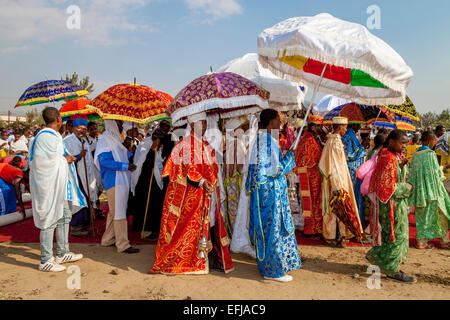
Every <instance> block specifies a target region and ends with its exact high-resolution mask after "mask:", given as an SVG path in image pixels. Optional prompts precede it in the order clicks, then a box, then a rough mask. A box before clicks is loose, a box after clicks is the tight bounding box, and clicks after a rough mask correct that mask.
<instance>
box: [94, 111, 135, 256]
mask: <svg viewBox="0 0 450 320" xmlns="http://www.w3.org/2000/svg"><path fill="white" fill-rule="evenodd" d="M122 125H123V122H122V121H120V120H105V132H103V134H102V135H101V136H100V137H99V138H98V143H97V148H96V149H95V156H94V164H95V166H96V167H97V168H98V169H99V170H100V173H101V176H102V182H103V185H104V187H105V190H106V195H107V197H108V205H109V213H108V217H107V220H106V229H105V233H104V234H103V237H102V246H111V245H114V244H115V245H116V247H117V252H125V253H137V252H139V249H137V248H133V247H132V246H131V245H130V242H129V241H128V221H127V200H128V194H129V191H130V171H134V170H136V166H135V165H134V164H130V163H129V161H128V158H129V154H128V150H127V149H126V148H125V147H124V146H123V139H122V135H121V132H122Z"/></svg>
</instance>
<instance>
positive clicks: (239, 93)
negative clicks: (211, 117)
mask: <svg viewBox="0 0 450 320" xmlns="http://www.w3.org/2000/svg"><path fill="white" fill-rule="evenodd" d="M269 97H270V93H269V92H268V91H266V90H264V89H263V88H261V87H260V86H259V85H257V84H256V83H254V82H252V81H250V80H248V79H246V78H244V77H242V76H240V75H238V74H236V73H232V72H223V73H211V74H208V75H204V76H202V77H200V78H197V79H195V80H193V81H192V82H191V83H189V84H188V85H187V86H186V87H185V88H183V89H182V90H181V91H180V92H179V93H178V94H177V96H176V97H175V98H174V99H173V101H172V103H171V104H170V106H169V107H168V108H167V113H168V114H169V115H170V116H171V117H172V123H173V125H174V126H180V125H183V124H184V123H186V119H187V116H189V115H193V114H196V113H200V112H204V111H215V112H219V113H220V114H221V116H222V118H223V119H224V118H234V117H239V116H241V115H244V114H249V113H254V112H259V111H261V110H262V109H264V108H267V107H268V106H269V104H268V100H269Z"/></svg>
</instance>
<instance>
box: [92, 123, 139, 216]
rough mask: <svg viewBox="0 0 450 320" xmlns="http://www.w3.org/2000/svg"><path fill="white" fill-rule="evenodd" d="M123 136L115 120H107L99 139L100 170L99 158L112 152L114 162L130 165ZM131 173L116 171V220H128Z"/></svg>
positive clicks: (96, 152)
mask: <svg viewBox="0 0 450 320" xmlns="http://www.w3.org/2000/svg"><path fill="white" fill-rule="evenodd" d="M122 143H123V140H122V135H121V134H120V132H119V128H118V127H117V123H116V121H115V120H105V132H103V134H102V135H101V136H100V137H99V138H98V142H97V148H96V149H95V156H94V164H95V166H96V167H97V169H98V170H100V162H99V159H98V156H99V155H100V154H102V153H104V152H112V154H113V158H114V161H117V162H122V163H128V150H127V149H126V148H125V147H124V146H123V144H122ZM130 176H131V175H130V171H116V181H115V188H116V189H115V213H114V220H122V219H126V218H127V202H128V193H129V191H130Z"/></svg>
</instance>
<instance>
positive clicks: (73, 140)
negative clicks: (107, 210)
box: [63, 133, 98, 202]
mask: <svg viewBox="0 0 450 320" xmlns="http://www.w3.org/2000/svg"><path fill="white" fill-rule="evenodd" d="M83 140H84V148H85V149H86V156H85V159H86V167H87V176H88V179H89V192H90V196H91V201H92V202H95V201H97V200H98V197H97V180H96V174H95V173H94V171H95V170H98V169H97V168H96V167H95V166H94V158H93V157H92V153H91V149H90V147H89V143H88V142H87V140H86V139H85V138H83ZM63 142H64V145H65V146H66V149H67V151H69V153H70V154H71V155H73V156H77V155H79V154H80V153H81V150H82V149H83V147H82V145H81V141H80V139H78V137H77V136H76V135H75V134H74V133H72V134H71V135H68V136H67V137H65V138H64V140H63ZM76 167H77V172H78V176H79V177H80V180H81V184H82V185H83V189H84V191H85V192H86V194H87V192H88V189H87V184H86V167H85V166H84V161H83V159H81V160H80V161H78V162H77V164H76Z"/></svg>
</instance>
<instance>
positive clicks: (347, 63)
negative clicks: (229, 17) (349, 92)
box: [258, 45, 414, 104]
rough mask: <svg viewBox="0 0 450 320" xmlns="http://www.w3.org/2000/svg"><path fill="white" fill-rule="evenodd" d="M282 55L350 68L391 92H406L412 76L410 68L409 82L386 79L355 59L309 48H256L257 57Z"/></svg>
mask: <svg viewBox="0 0 450 320" xmlns="http://www.w3.org/2000/svg"><path fill="white" fill-rule="evenodd" d="M283 53H285V55H286V56H294V55H301V56H303V57H306V58H311V59H314V60H318V61H320V62H323V63H327V64H329V65H335V66H338V67H343V68H350V69H358V70H361V71H363V72H366V73H368V74H369V75H370V76H371V77H373V78H375V79H376V80H378V81H380V82H381V83H383V84H384V85H385V86H387V87H389V88H391V89H392V90H395V91H400V92H403V93H404V92H405V91H406V87H407V86H408V84H409V82H410V81H411V79H412V77H413V75H414V74H413V71H412V70H411V68H409V67H408V69H409V70H408V71H409V72H410V73H411V76H410V78H409V80H408V81H402V82H399V81H397V80H395V79H394V78H392V77H387V76H386V74H385V72H380V71H378V70H375V69H374V68H372V67H370V66H368V65H367V63H364V62H360V61H358V59H357V57H355V58H354V60H351V59H350V58H349V59H343V58H342V57H340V56H337V55H331V54H323V53H322V52H321V51H319V50H312V49H309V48H304V47H300V46H298V45H296V46H290V47H286V48H285V49H279V48H268V47H258V55H262V56H266V57H271V58H280V57H282V56H283ZM399 58H400V59H401V60H402V61H403V58H402V57H401V56H399ZM403 62H404V61H403ZM405 66H406V63H405ZM403 102H404V100H403V101H402V102H401V103H403ZM401 103H400V104H401Z"/></svg>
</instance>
